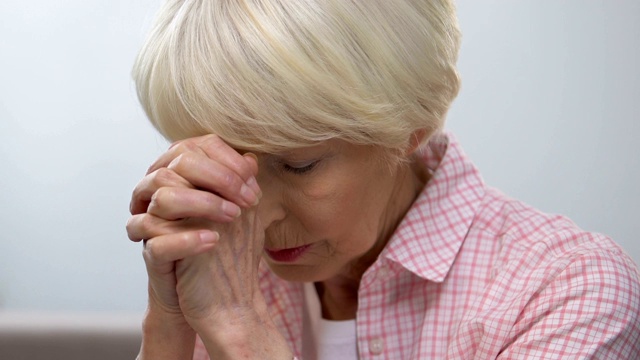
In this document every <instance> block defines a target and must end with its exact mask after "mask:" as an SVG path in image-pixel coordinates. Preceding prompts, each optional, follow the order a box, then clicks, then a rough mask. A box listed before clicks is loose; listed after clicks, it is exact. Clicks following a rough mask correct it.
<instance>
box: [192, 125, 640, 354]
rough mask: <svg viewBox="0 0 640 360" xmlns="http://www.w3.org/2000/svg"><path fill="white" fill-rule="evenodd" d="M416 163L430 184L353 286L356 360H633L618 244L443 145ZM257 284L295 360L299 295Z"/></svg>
mask: <svg viewBox="0 0 640 360" xmlns="http://www.w3.org/2000/svg"><path fill="white" fill-rule="evenodd" d="M422 158H423V159H424V161H425V163H426V164H427V166H428V168H429V169H431V170H432V172H433V177H432V179H431V180H430V181H429V182H428V184H427V185H426V186H425V188H424V190H423V191H422V193H421V194H420V195H419V197H418V198H417V199H416V201H415V202H414V204H413V205H412V207H411V208H410V210H409V212H408V213H407V215H406V216H405V218H404V219H403V220H402V222H401V224H400V225H399V227H398V229H396V232H395V233H394V235H393V236H392V238H391V239H390V241H389V243H388V244H387V246H386V248H385V249H384V250H383V251H382V253H381V254H380V256H379V257H378V259H377V261H376V262H375V263H374V264H373V265H372V266H371V267H370V268H369V269H368V270H367V271H366V272H365V274H364V275H363V277H362V282H361V284H360V288H359V291H358V311H357V316H356V324H357V339H358V353H359V358H360V359H376V360H377V359H398V360H400V359H464V360H469V359H478V360H487V359H616V360H619V359H640V275H639V272H638V269H637V267H636V266H635V265H634V263H633V261H632V260H631V259H630V258H629V256H628V255H627V254H625V252H624V251H623V250H621V249H620V247H619V246H618V245H616V244H615V243H614V242H613V241H611V240H610V239H609V238H607V237H606V236H603V235H600V234H595V233H589V232H585V231H583V230H581V229H579V228H578V227H577V226H576V225H575V224H574V223H573V222H571V221H570V220H569V219H567V218H565V217H562V216H558V215H548V214H544V213H541V212H540V211H537V210H535V209H533V208H531V207H530V206H527V205H525V204H523V203H522V202H519V201H516V200H513V199H510V198H508V197H507V196H505V195H503V194H502V193H500V192H499V191H497V190H495V189H492V188H490V187H487V186H486V185H485V184H484V183H483V181H482V179H481V177H480V174H479V173H478V170H477V169H476V168H475V167H474V166H473V164H472V163H471V162H470V161H469V159H468V158H467V157H466V155H465V154H464V153H463V151H462V149H461V148H460V146H459V144H458V143H457V142H456V141H455V139H454V138H453V137H452V136H451V135H450V134H442V135H439V136H437V137H435V138H433V139H432V140H431V141H430V143H429V145H428V146H426V147H425V149H424V150H423V152H422ZM260 281H261V285H262V289H263V292H264V294H265V298H266V300H267V303H268V305H269V306H270V308H271V309H272V313H273V318H274V320H275V322H276V324H277V325H278V327H279V329H280V331H281V333H282V334H283V335H284V337H285V338H286V339H287V341H288V342H289V345H290V346H291V349H293V351H294V352H295V354H296V355H297V356H298V357H300V356H301V352H302V339H303V333H304V332H305V330H304V325H303V323H305V321H304V317H305V316H306V315H305V310H304V309H305V301H304V291H303V286H302V284H300V283H290V282H287V281H284V280H281V279H279V278H278V277H276V276H275V275H273V274H272V273H271V272H270V271H269V270H268V269H267V267H266V266H263V268H262V273H261V277H260ZM194 359H196V360H204V359H208V355H207V354H206V351H205V350H204V347H203V345H202V343H201V342H200V340H198V341H197V343H196V352H195V356H194ZM305 360H313V359H305Z"/></svg>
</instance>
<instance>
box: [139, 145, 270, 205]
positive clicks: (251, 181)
mask: <svg viewBox="0 0 640 360" xmlns="http://www.w3.org/2000/svg"><path fill="white" fill-rule="evenodd" d="M186 152H195V153H199V154H204V155H206V156H207V157H209V158H210V159H213V160H216V161H218V162H220V163H221V164H223V165H224V166H225V167H227V168H229V169H231V171H233V172H235V173H236V174H237V175H238V176H239V177H240V178H241V179H242V180H243V181H244V182H247V183H248V185H249V187H250V188H251V189H252V190H253V191H254V193H255V194H256V195H258V196H259V195H260V187H259V186H258V183H257V182H256V181H255V176H256V175H257V173H258V167H257V164H256V166H253V164H252V163H251V162H247V161H246V160H245V159H244V157H243V156H241V155H240V154H239V153H238V152H237V151H236V150H234V149H233V148H232V147H231V146H229V145H228V144H227V143H225V142H224V141H223V140H222V139H221V138H220V137H219V136H217V135H213V134H211V135H205V136H199V137H194V138H190V139H186V140H183V141H179V142H176V143H173V144H171V146H170V147H169V150H168V151H167V152H166V153H164V154H163V155H162V156H160V158H158V160H156V161H155V162H154V163H153V164H152V165H151V166H150V167H149V169H148V170H147V173H151V172H153V171H155V170H157V169H159V168H161V167H166V166H168V165H169V164H170V163H171V162H172V161H173V160H174V159H175V158H176V157H178V156H179V155H180V154H183V153H186Z"/></svg>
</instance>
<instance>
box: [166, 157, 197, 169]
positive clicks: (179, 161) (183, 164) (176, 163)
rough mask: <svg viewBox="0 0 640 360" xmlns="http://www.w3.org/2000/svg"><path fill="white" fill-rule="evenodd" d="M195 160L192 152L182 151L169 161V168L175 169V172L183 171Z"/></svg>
mask: <svg viewBox="0 0 640 360" xmlns="http://www.w3.org/2000/svg"><path fill="white" fill-rule="evenodd" d="M195 160H196V159H195V157H194V155H193V153H191V152H188V153H182V154H180V155H178V156H177V157H176V158H175V159H173V161H171V163H170V164H169V169H175V170H176V171H177V172H181V171H184V170H185V169H188V168H190V167H192V166H193V164H194V162H195Z"/></svg>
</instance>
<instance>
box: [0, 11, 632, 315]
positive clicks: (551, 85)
mask: <svg viewBox="0 0 640 360" xmlns="http://www.w3.org/2000/svg"><path fill="white" fill-rule="evenodd" d="M159 4H160V1H158V0H135V1H134V0H127V1H114V0H109V1H107V0H96V1H81V0H58V1H50V0H30V1H17V0H14V1H8V0H3V1H1V2H0V309H2V308H4V309H9V310H26V311H35V310H38V311H127V312H140V311H142V310H143V309H144V307H145V302H146V277H145V271H144V265H143V262H142V258H141V256H140V245H139V244H134V243H130V242H129V241H128V239H127V237H126V234H125V231H124V224H125V223H126V220H127V217H128V201H129V196H130V193H131V190H132V188H133V186H134V185H135V184H136V183H137V181H138V180H139V179H140V178H141V176H142V175H143V174H144V171H145V169H146V167H147V166H148V165H149V164H150V163H151V162H152V161H153V159H154V158H155V157H156V156H158V155H159V154H160V153H161V152H162V151H163V150H164V149H165V148H166V146H167V144H166V143H165V142H164V140H163V139H162V138H160V137H159V136H158V135H156V134H155V133H154V131H153V130H152V128H151V126H150V125H148V124H147V122H146V120H145V117H144V115H143V113H142V111H141V110H140V108H139V107H138V104H137V100H136V97H135V94H134V89H133V86H132V82H131V80H130V68H131V64H132V61H133V58H134V56H135V54H136V52H137V49H138V48H139V46H140V44H141V41H142V38H143V35H144V34H145V33H146V31H147V29H148V28H149V25H150V23H151V19H152V17H153V14H154V13H155V10H156V9H157V8H158V7H159ZM458 7H459V17H460V22H461V26H462V30H463V32H464V41H463V47H462V52H461V56H460V63H459V64H460V71H461V73H462V77H463V89H462V92H461V94H460V97H459V98H458V100H457V101H456V102H455V104H454V107H453V109H452V110H451V112H450V116H449V123H448V127H449V128H450V129H452V130H453V131H454V132H455V133H456V134H457V136H458V138H459V139H460V140H461V142H462V143H463V145H464V147H465V148H466V151H467V153H468V154H469V155H470V156H471V158H472V159H473V160H474V161H475V162H476V164H477V165H478V166H479V168H480V169H481V171H482V173H483V174H484V177H485V179H486V181H487V183H489V184H491V185H493V186H495V187H498V188H500V189H502V190H503V191H504V192H506V193H507V194H509V195H511V196H513V197H516V198H519V199H522V200H524V201H526V202H528V203H531V204H533V205H534V206H536V207H538V208H540V209H542V210H544V211H548V212H553V213H563V214H566V215H569V216H570V217H571V218H572V219H573V220H574V221H576V222H577V223H578V224H579V225H580V226H582V227H583V228H586V229H588V230H593V231H598V232H604V233H607V234H609V235H611V236H613V237H614V238H615V239H616V240H617V241H618V242H619V243H620V244H621V245H622V246H623V247H624V248H625V249H626V250H627V251H628V252H629V253H630V254H631V255H632V257H633V258H634V259H635V260H636V262H639V261H640V245H638V241H637V234H638V232H639V230H640V226H639V225H638V224H639V222H638V221H637V219H636V217H637V215H638V214H640V211H639V210H640V190H639V189H638V186H637V185H638V184H640V160H639V157H638V155H639V153H640V145H639V143H638V140H639V139H640V138H639V134H640V125H639V122H638V113H639V110H640V105H639V102H638V100H639V99H640V96H639V95H640V70H639V69H638V64H640V50H639V48H640V46H638V45H639V44H638V42H639V40H638V39H640V21H638V19H639V18H640V2H638V1H635V0H627V1H623V0H618V1H615V2H614V1H610V2H607V1H593V0H590V1H586V0H571V1H569V0H567V1H561V2H557V1H551V0H527V1H524V0H522V1H506V0H505V1H477V0H465V1H459V3H458Z"/></svg>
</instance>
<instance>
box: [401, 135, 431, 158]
mask: <svg viewBox="0 0 640 360" xmlns="http://www.w3.org/2000/svg"><path fill="white" fill-rule="evenodd" d="M427 135H428V132H427V129H418V130H416V131H414V132H412V133H411V135H410V136H409V147H407V150H406V151H405V155H406V156H409V155H411V154H413V153H414V152H415V151H416V150H418V148H419V147H420V145H422V143H423V142H424V140H426V138H427Z"/></svg>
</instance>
